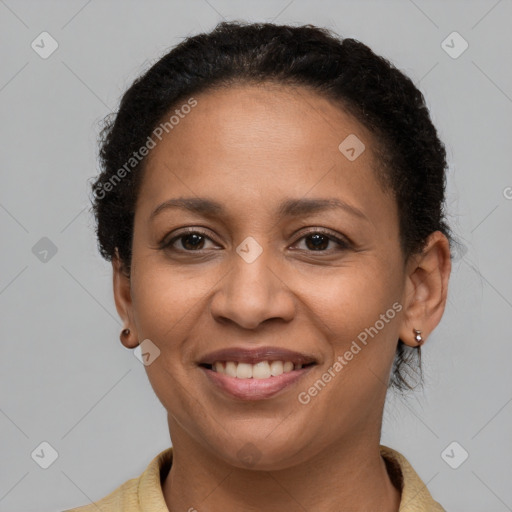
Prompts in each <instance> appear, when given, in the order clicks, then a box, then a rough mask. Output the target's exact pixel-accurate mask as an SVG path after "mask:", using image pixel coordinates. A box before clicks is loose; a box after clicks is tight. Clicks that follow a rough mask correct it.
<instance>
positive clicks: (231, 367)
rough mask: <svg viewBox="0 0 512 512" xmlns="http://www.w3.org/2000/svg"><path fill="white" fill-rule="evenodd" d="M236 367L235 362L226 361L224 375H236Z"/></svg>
mask: <svg viewBox="0 0 512 512" xmlns="http://www.w3.org/2000/svg"><path fill="white" fill-rule="evenodd" d="M236 367H237V364H236V363H234V362H233V361H228V362H227V363H226V375H229V376H230V377H236Z"/></svg>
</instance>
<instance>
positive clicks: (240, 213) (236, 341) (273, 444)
mask: <svg viewBox="0 0 512 512" xmlns="http://www.w3.org/2000/svg"><path fill="white" fill-rule="evenodd" d="M101 159H102V165H103V170H102V173H101V175H100V176H99V177H98V178H97V180H96V181H95V183H94V185H93V190H94V194H95V197H94V213H95V215H96V219H97V235H98V241H99V248H100V251H101V254H102V255H103V256H104V257H105V258H106V259H107V260H109V261H112V265H113V273H114V296H115V302H116V307H117V310H118V313H119V315H120V316H121V318H122V320H123V321H124V324H125V328H124V330H123V331H122V333H121V341H122V343H123V344H124V345H125V346H126V347H129V348H134V349H137V350H138V351H139V352H138V353H139V356H140V359H141V361H142V362H143V363H144V365H145V368H146V371H147V374H148V377H149V380H150V382H151V385H152V387H153V389H154V391H155V393H156V394H157V396H158V398H159V399H160V401H161V402H162V404H163V405H164V407H165V408H166V410H167V412H168V424H169V432H170V436H171V441H172V448H169V449H167V450H165V451H163V452H162V453H160V454H159V455H157V456H156V457H155V458H154V459H153V460H152V461H151V463H150V465H149V466H148V468H147V469H146V471H145V472H144V473H143V474H142V475H141V476H140V477H139V478H134V479H132V480H129V481H128V482H126V483H125V484H124V485H122V486H121V487H119V488H118V489H116V490H115V491H114V492H112V493H111V494H110V495H109V496H107V497H105V498H103V499H102V500H100V501H99V502H97V503H96V504H92V505H89V506H85V507H81V508H79V509H73V510H80V511H83V512H85V511H89V510H91V511H92V510H97V507H99V508H100V509H101V510H102V511H114V510H116V511H117V510H123V511H136V510H137V511H138V510H151V511H166V510H170V511H173V512H175V511H194V510H197V511H199V512H203V511H226V510H227V511H230V510H242V511H253V510H265V511H274V510H275V511H278V510H279V511H283V510H308V511H313V510H314V511H365V512H366V511H370V510H371V511H377V510H378V511H379V512H396V511H398V510H399V511H400V512H403V511H428V512H432V511H442V510H443V508H442V507H441V506H440V505H439V504H438V503H437V502H436V501H435V500H434V499H433V497H432V496H431V495H430V493H429V491H428V489H427V488H426V486H425V484H424V483H423V482H422V481H421V480H420V478H419V476H418V475H417V474H416V472H415V471H414V469H413V468H412V467H411V466H410V464H409V463H408V461H407V459H406V458H405V457H404V456H403V455H401V454H400V453H399V452H397V451H395V450H393V449H391V448H389V447H386V446H384V445H381V444H380V432H381V425H382V414H383V408H384V402H385V398H386V392H387V389H388V388H394V389H396V390H397V391H403V390H405V389H408V388H410V387H412V385H411V383H410V382H409V381H408V379H407V375H408V373H407V371H406V370H409V371H410V370H411V369H412V370H414V369H415V368H416V369H417V370H419V371H421V358H420V346H421V345H422V343H423V342H424V341H425V340H426V339H427V338H428V336H429V335H430V333H431V332H432V331H433V329H434V328H435V327H436V326H437V324H438V323H439V321H440V319H441V317H442V315H443V311H444V307H445V303H446V297H447V285H448V279H449V274H450V265H451V264H450V232H449V228H448V227H447V225H446V223H445V220H444V216H443V205H444V188H445V168H446V159H445V149H444V146H443V144H442V143H441V142H440V140H439V138H438V136H437V132H436V129H435V128H434V126H433V125H432V122H431V120H430V117H429V113H428V110H427V108H426V106H425V103H424V98H423V96H422V94H421V93H420V92H419V91H418V90H417V89H416V88H415V86H414V85H413V83H412V82H411V81H410V80H409V79H408V78H407V77H406V76H404V75H403V74H402V73H401V72H400V71H398V70H397V69H396V68H395V67H394V66H393V65H391V64H390V63H389V62H388V61H387V60H385V59H383V58H381V57H379V56H377V55H375V54H374V53H373V52H372V51H371V50H370V49H369V48H368V47H367V46H365V45H363V44H362V43H360V42H358V41H355V40H353V39H344V40H340V39H339V38H337V37H336V36H335V35H333V34H331V33H329V32H328V31H327V30H323V29H319V28H316V27H313V26H301V27H288V26H276V25H272V24H241V23H221V24H220V25H219V26H218V27H217V28H216V29H215V30H214V31H212V32H211V33H208V34H200V35H197V36H195V37H191V38H189V39H187V40H185V41H184V42H182V43H181V44H180V45H178V46H177V47H176V48H174V49H173V50H172V51H171V52H170V53H168V54H167V55H165V56H164V57H163V58H162V59H160V60H159V61H158V62H157V63H156V64H155V65H154V66H153V67H152V68H151V69H150V70H149V71H148V72H146V73H145V74H144V76H142V77H140V78H139V79H137V80H136V81H135V83H134V84H133V85H132V86H131V87H130V89H129V90H128V91H127V92H126V93H125V95H124V96H123V99H122V101H121V105H120V108H119V112H118V113H117V114H116V116H115V119H113V120H111V121H110V122H109V123H108V124H107V126H106V128H105V131H104V137H103V142H102V148H101Z"/></svg>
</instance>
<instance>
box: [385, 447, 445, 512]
mask: <svg viewBox="0 0 512 512" xmlns="http://www.w3.org/2000/svg"><path fill="white" fill-rule="evenodd" d="M380 453H381V455H382V457H383V458H384V460H385V462H386V466H387V468H388V473H389V476H390V478H391V480H392V481H393V484H394V485H395V486H396V487H397V488H398V489H399V490H401V493H402V498H401V500H400V509H399V512H446V511H445V509H444V508H443V507H442V506H441V505H440V504H439V503H438V502H437V501H435V500H434V498H433V497H432V495H431V494H430V492H429V490H428V488H427V486H426V485H425V484H424V483H423V481H422V480H421V478H420V477H419V475H418V474H417V473H416V471H415V470H414V468H413V467H412V466H411V464H410V463H409V461H408V460H407V459H406V458H405V457H404V456H403V455H402V454H401V453H399V452H398V451H396V450H394V449H393V448H390V447H388V446H384V445H380Z"/></svg>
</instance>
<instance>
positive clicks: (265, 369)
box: [199, 360, 316, 380]
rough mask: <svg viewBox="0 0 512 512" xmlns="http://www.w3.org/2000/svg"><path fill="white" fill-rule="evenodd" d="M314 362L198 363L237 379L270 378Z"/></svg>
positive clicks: (305, 366)
mask: <svg viewBox="0 0 512 512" xmlns="http://www.w3.org/2000/svg"><path fill="white" fill-rule="evenodd" d="M315 364H316V363H314V362H311V363H308V364H294V363H293V362H292V361H282V360H273V361H269V360H263V361H258V362H256V363H254V364H251V363H243V362H237V361H215V362H214V363H213V364H204V363H203V364H200V365H199V366H201V367H202V368H206V369H207V370H211V371H213V372H215V373H219V374H222V375H226V376H227V377H232V378H237V379H257V380H258V379H270V378H272V377H279V376H280V375H283V374H285V373H290V372H293V371H295V370H301V369H302V368H308V367H310V366H314V365H315Z"/></svg>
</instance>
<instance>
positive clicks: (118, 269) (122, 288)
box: [112, 247, 139, 348]
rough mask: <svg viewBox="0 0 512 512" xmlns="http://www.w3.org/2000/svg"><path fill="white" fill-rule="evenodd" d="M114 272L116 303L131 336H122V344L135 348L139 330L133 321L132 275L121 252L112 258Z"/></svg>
mask: <svg viewBox="0 0 512 512" xmlns="http://www.w3.org/2000/svg"><path fill="white" fill-rule="evenodd" d="M112 272H113V285H114V301H115V303H116V309H117V312H118V313H119V316H120V317H121V319H122V320H123V323H124V325H125V328H128V329H130V334H129V335H126V336H123V335H121V336H120V339H121V343H122V344H123V345H124V346H125V347H126V348H135V347H136V346H137V345H138V344H139V342H138V335H137V330H136V327H135V322H134V321H133V303H132V296H131V289H130V288H131V287H130V275H129V273H128V271H127V269H126V268H125V266H124V265H123V263H122V261H121V258H120V257H119V252H118V250H117V247H116V252H115V255H114V257H113V258H112Z"/></svg>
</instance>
